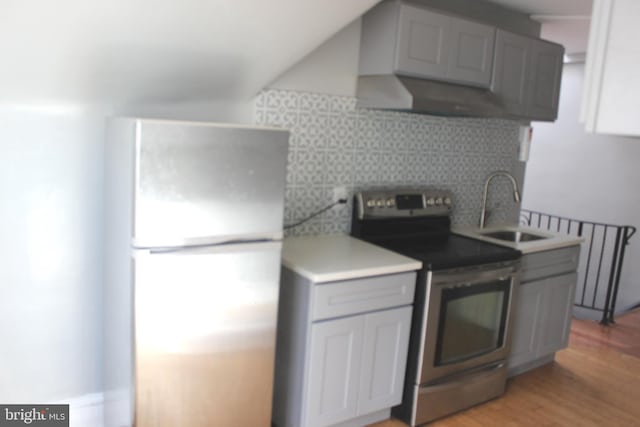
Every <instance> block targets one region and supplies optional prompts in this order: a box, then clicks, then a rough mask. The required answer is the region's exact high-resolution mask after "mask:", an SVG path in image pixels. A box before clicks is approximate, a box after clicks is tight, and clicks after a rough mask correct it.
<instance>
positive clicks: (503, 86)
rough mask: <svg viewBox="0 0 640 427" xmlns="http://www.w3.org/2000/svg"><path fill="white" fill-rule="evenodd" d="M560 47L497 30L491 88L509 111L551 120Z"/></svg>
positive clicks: (557, 90)
mask: <svg viewBox="0 0 640 427" xmlns="http://www.w3.org/2000/svg"><path fill="white" fill-rule="evenodd" d="M563 55H564V48H563V47H562V46H560V45H557V44H554V43H550V42H546V41H544V40H539V39H534V38H531V37H525V36H522V35H519V34H514V33H510V32H508V31H504V30H500V29H499V30H498V32H497V35H496V49H495V60H494V63H495V69H494V73H493V78H492V82H491V90H492V91H493V92H495V93H496V94H497V95H499V96H500V97H501V99H502V101H503V103H504V105H505V108H506V109H507V112H508V113H509V114H511V115H514V116H518V117H527V118H530V119H537V120H555V119H556V117H557V115H558V101H559V96H560V78H561V74H562V59H563Z"/></svg>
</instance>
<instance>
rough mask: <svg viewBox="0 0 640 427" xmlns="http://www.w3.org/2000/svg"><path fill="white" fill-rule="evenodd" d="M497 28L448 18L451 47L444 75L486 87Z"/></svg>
mask: <svg viewBox="0 0 640 427" xmlns="http://www.w3.org/2000/svg"><path fill="white" fill-rule="evenodd" d="M495 35H496V29H495V28H494V27H490V26H488V25H484V24H479V23H477V22H471V21H465V20H463V19H459V18H451V37H450V40H451V47H450V49H449V67H448V69H447V79H449V80H451V81H457V82H463V83H469V84H477V85H478V86H481V87H489V83H490V82H491V72H492V70H493V50H494V41H495Z"/></svg>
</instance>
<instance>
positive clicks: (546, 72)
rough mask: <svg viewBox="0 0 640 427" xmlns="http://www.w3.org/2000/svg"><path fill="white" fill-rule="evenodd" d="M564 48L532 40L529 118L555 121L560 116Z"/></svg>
mask: <svg viewBox="0 0 640 427" xmlns="http://www.w3.org/2000/svg"><path fill="white" fill-rule="evenodd" d="M563 56H564V48H563V47H562V46H560V45H557V44H555V43H550V42H547V41H544V40H536V39H532V40H531V76H530V82H529V84H528V89H529V95H528V98H529V102H528V109H527V116H528V117H531V118H533V119H539V120H555V119H556V117H557V116H558V101H559V98H560V78H561V76H562V60H563Z"/></svg>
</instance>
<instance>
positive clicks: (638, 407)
mask: <svg viewBox="0 0 640 427" xmlns="http://www.w3.org/2000/svg"><path fill="white" fill-rule="evenodd" d="M616 322H617V323H616V324H614V325H612V326H608V327H606V326H601V325H599V324H598V323H596V322H593V321H586V320H574V321H573V322H572V327H571V336H570V342H569V347H568V348H567V349H565V350H562V351H560V352H558V353H557V354H556V360H555V362H553V363H550V364H548V365H546V366H543V367H541V368H538V369H535V370H533V371H529V372H527V373H526V374H523V375H520V376H518V377H516V378H513V379H511V380H509V382H508V384H507V392H506V393H505V395H504V396H502V397H501V398H499V399H495V400H493V401H491V402H487V403H485V404H482V405H478V406H476V407H474V408H470V409H467V410H465V411H463V412H460V413H458V414H455V415H452V416H450V417H447V418H443V419H441V420H438V421H435V422H433V423H431V424H429V427H504V426H510V427H512V426H525V427H528V426H531V427H534V426H535V427H540V426H562V427H566V426H570V427H573V426H580V427H589V426H593V427H602V426H607V427H613V426H620V427H622V426H624V427H629V426H640V310H636V311H634V312H632V313H630V314H627V315H625V316H623V317H620V318H619V319H616ZM404 426H406V424H404V423H402V422H400V421H397V420H389V421H385V422H381V423H378V424H374V425H373V426H371V427H404Z"/></svg>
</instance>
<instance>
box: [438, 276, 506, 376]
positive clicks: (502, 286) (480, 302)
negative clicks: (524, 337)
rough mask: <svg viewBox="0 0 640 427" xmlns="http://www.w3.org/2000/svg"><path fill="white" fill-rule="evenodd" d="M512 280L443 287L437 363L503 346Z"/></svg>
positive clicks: (465, 358)
mask: <svg viewBox="0 0 640 427" xmlns="http://www.w3.org/2000/svg"><path fill="white" fill-rule="evenodd" d="M510 283H511V281H510V280H499V281H492V282H487V283H481V284H475V285H471V286H457V287H452V288H445V289H443V290H442V297H441V298H442V299H441V304H440V319H439V322H438V340H437V344H436V357H435V365H436V366H439V365H446V364H449V363H457V362H461V361H464V360H467V359H471V358H473V357H477V356H481V355H483V354H486V353H490V352H492V351H494V350H497V349H499V348H501V347H502V346H503V344H504V334H505V324H506V321H507V311H508V308H509V306H508V305H509V290H510Z"/></svg>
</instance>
